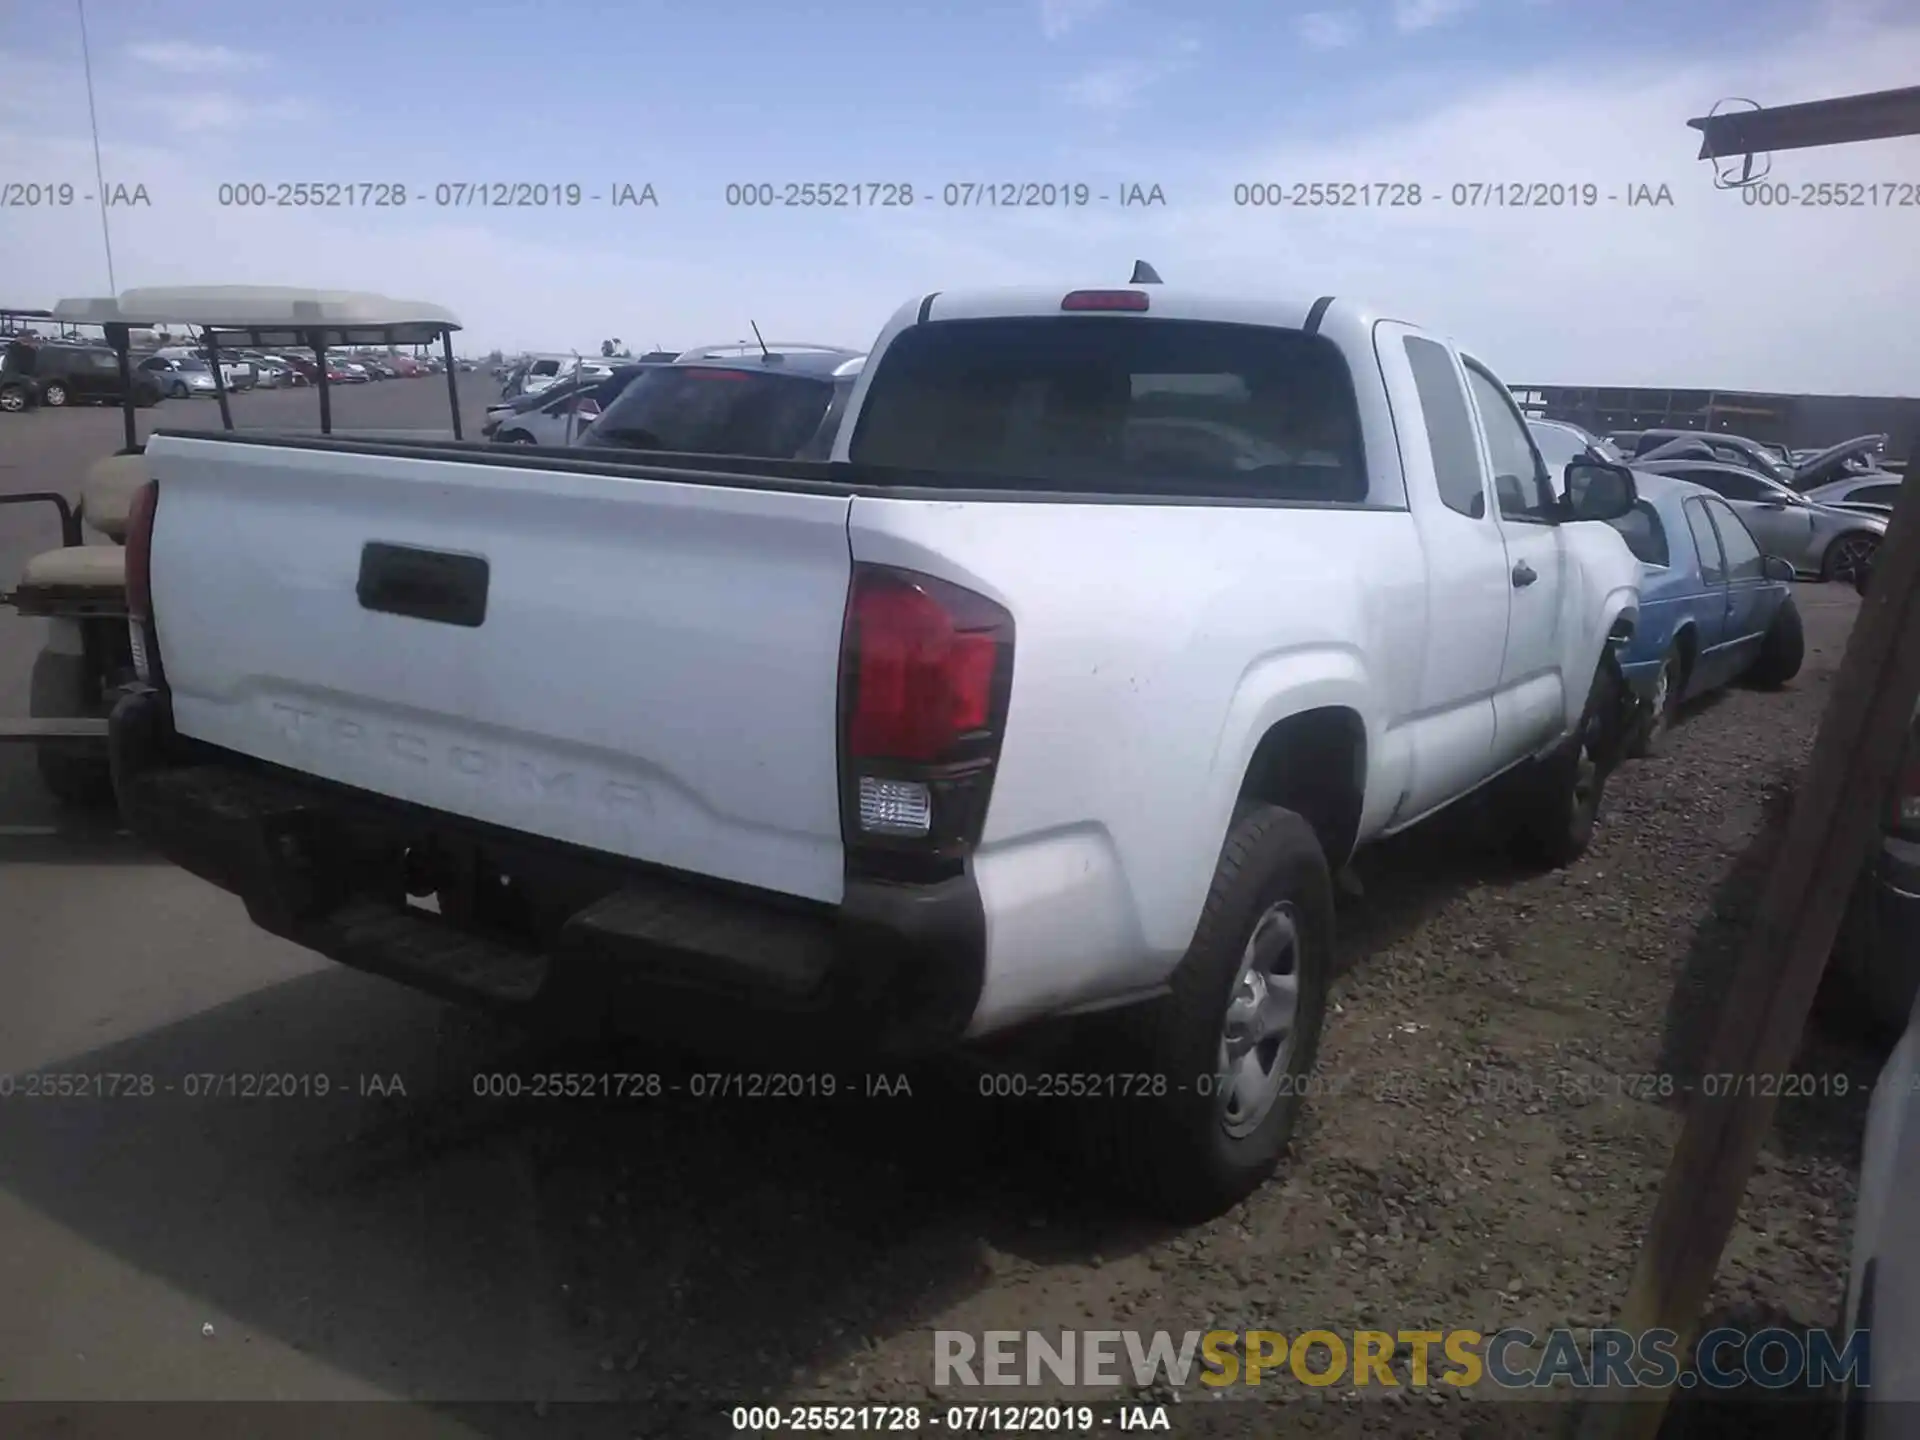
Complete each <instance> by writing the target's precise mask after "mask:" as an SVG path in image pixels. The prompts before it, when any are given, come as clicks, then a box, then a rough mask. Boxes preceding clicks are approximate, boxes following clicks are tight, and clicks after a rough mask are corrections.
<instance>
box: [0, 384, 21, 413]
mask: <svg viewBox="0 0 1920 1440" xmlns="http://www.w3.org/2000/svg"><path fill="white" fill-rule="evenodd" d="M26 408H27V392H26V390H25V388H24V387H22V386H19V385H9V386H7V387H6V389H4V390H0V410H4V411H6V412H7V414H9V415H18V414H19V413H20V412H21V411H22V410H24V409H26Z"/></svg>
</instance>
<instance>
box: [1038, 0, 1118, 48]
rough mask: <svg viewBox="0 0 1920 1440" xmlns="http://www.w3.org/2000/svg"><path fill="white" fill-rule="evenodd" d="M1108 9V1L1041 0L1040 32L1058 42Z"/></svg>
mask: <svg viewBox="0 0 1920 1440" xmlns="http://www.w3.org/2000/svg"><path fill="white" fill-rule="evenodd" d="M1106 8H1107V0H1040V31H1041V33H1042V34H1044V35H1045V36H1046V37H1047V38H1048V39H1049V40H1057V39H1059V38H1060V37H1061V36H1062V35H1064V34H1066V33H1067V32H1068V31H1069V30H1072V29H1074V28H1075V27H1077V26H1079V25H1082V24H1084V23H1085V22H1086V21H1088V20H1091V19H1092V18H1093V17H1094V16H1095V15H1098V14H1099V13H1100V12H1101V11H1102V10H1104V9H1106Z"/></svg>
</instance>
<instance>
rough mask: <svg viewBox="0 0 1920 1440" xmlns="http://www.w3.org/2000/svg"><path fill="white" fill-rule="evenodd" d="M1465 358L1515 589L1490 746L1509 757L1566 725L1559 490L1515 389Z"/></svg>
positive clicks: (1528, 750)
mask: <svg viewBox="0 0 1920 1440" xmlns="http://www.w3.org/2000/svg"><path fill="white" fill-rule="evenodd" d="M1462 359H1463V360H1465V364H1466V373H1467V388H1468V390H1469V391H1470V392H1471V393H1472V395H1473V401H1474V407H1475V409H1476V410H1478V412H1479V415H1480V431H1481V435H1482V437H1483V439H1484V441H1485V444H1486V455H1487V469H1488V472H1489V473H1490V474H1491V475H1492V477H1493V492H1494V499H1495V508H1496V511H1497V513H1498V516H1499V527H1500V538H1501V540H1502V542H1503V544H1504V546H1505V550H1506V561H1507V581H1508V584H1509V586H1510V587H1511V590H1512V600H1511V605H1510V607H1509V609H1508V612H1507V644H1506V652H1505V654H1504V655H1503V657H1502V659H1501V663H1500V685H1499V689H1498V690H1497V691H1496V692H1495V694H1494V700H1493V709H1494V749H1495V751H1496V752H1497V754H1498V756H1499V758H1500V759H1502V760H1503V761H1510V760H1515V759H1519V758H1521V757H1523V756H1525V755H1528V754H1531V753H1532V752H1533V751H1535V750H1537V749H1539V748H1540V747H1541V746H1543V745H1546V744H1548V743H1550V742H1551V741H1552V740H1554V739H1555V738H1556V737H1557V736H1559V735H1560V733H1561V732H1562V731H1563V730H1565V728H1566V723H1567V719H1566V714H1567V695H1566V683H1567V682H1566V677H1565V676H1564V675H1562V674H1561V653H1562V651H1563V650H1564V649H1565V645H1564V640H1565V637H1564V636H1563V635H1562V633H1561V625H1562V620H1561V608H1562V601H1563V599H1564V598H1565V594H1566V564H1567V560H1566V546H1565V544H1564V543H1563V540H1564V537H1562V535H1561V534H1560V526H1559V516H1560V505H1559V498H1558V492H1557V490H1556V489H1555V487H1554V484H1553V479H1552V477H1551V476H1550V475H1549V474H1548V472H1547V466H1546V462H1545V461H1544V460H1542V459H1541V458H1540V452H1539V450H1537V449H1536V448H1535V447H1534V443H1533V437H1532V436H1531V435H1529V434H1528V433H1527V425H1526V421H1525V420H1524V419H1522V418H1521V415H1520V411H1519V408H1518V407H1517V406H1516V405H1515V404H1514V403H1513V396H1512V394H1511V393H1510V392H1509V391H1508V390H1507V387H1506V386H1505V385H1502V384H1501V383H1500V382H1499V380H1497V379H1495V378H1494V376H1493V374H1492V372H1490V371H1489V370H1487V369H1486V368H1485V367H1484V366H1482V365H1480V364H1478V363H1477V362H1476V361H1473V360H1469V359H1466V357H1464V356H1463V357H1462Z"/></svg>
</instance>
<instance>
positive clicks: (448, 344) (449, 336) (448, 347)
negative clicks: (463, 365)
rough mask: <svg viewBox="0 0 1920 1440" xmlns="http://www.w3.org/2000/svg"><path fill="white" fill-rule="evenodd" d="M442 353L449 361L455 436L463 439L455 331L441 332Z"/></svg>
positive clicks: (448, 368) (449, 382)
mask: <svg viewBox="0 0 1920 1440" xmlns="http://www.w3.org/2000/svg"><path fill="white" fill-rule="evenodd" d="M440 354H441V357H442V358H443V359H445V361H446V362H447V399H448V400H449V401H451V402H452V404H453V438H454V439H456V440H463V439H465V438H466V437H465V436H463V435H462V434H461V433H460V377H459V376H458V375H456V374H454V370H453V332H452V331H451V330H442V331H441V332H440Z"/></svg>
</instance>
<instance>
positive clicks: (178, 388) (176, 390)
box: [167, 382, 187, 400]
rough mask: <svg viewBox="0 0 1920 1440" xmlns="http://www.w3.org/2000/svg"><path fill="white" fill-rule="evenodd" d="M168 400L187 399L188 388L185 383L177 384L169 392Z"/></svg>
mask: <svg viewBox="0 0 1920 1440" xmlns="http://www.w3.org/2000/svg"><path fill="white" fill-rule="evenodd" d="M167 398H168V399H169V400H185V399H186V398H187V387H186V384H185V382H178V383H176V384H175V385H174V387H173V388H172V389H171V390H169V391H168V392H167Z"/></svg>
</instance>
